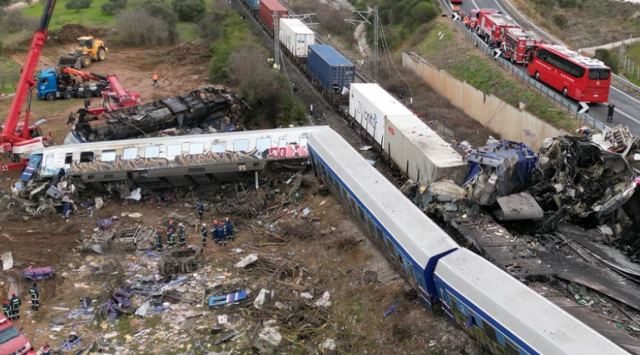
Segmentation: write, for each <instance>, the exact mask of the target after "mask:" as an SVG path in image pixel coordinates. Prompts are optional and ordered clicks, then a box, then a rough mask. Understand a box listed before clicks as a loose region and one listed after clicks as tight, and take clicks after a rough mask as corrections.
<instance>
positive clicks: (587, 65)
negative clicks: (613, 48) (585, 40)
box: [527, 44, 611, 103]
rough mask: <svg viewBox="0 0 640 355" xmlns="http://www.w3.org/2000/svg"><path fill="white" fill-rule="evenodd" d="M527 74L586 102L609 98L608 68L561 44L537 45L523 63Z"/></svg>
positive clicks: (609, 72) (599, 101)
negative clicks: (525, 64)
mask: <svg viewBox="0 0 640 355" xmlns="http://www.w3.org/2000/svg"><path fill="white" fill-rule="evenodd" d="M527 70H528V72H529V75H531V76H533V77H534V78H536V79H537V80H540V81H542V82H544V83H545V84H547V85H549V86H551V87H553V88H554V89H556V90H559V91H561V92H562V94H563V95H564V96H567V97H570V98H572V99H574V100H577V101H582V102H586V103H603V102H607V101H608V100H609V88H610V87H611V69H610V68H609V67H607V66H606V65H605V64H604V63H603V62H601V61H599V60H597V59H593V58H589V57H585V56H582V55H580V54H578V52H574V51H571V50H569V49H567V48H566V47H563V46H558V45H550V44H541V45H539V46H537V47H536V48H535V50H534V55H533V58H532V59H531V61H530V62H529V65H528V66H527Z"/></svg>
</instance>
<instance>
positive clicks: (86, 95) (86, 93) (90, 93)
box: [82, 90, 93, 98]
mask: <svg viewBox="0 0 640 355" xmlns="http://www.w3.org/2000/svg"><path fill="white" fill-rule="evenodd" d="M82 96H83V97H86V98H90V97H91V96H93V93H92V92H91V90H85V91H83V92H82Z"/></svg>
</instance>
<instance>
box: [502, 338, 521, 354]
mask: <svg viewBox="0 0 640 355" xmlns="http://www.w3.org/2000/svg"><path fill="white" fill-rule="evenodd" d="M504 348H505V350H506V351H507V352H506V355H520V352H519V351H518V348H517V347H516V346H515V345H514V344H513V343H512V342H511V341H509V340H508V339H505V342H504Z"/></svg>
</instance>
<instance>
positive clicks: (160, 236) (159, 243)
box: [156, 228, 162, 250]
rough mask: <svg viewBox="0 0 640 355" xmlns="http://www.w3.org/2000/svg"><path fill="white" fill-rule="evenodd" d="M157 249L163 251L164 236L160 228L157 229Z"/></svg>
mask: <svg viewBox="0 0 640 355" xmlns="http://www.w3.org/2000/svg"><path fill="white" fill-rule="evenodd" d="M156 249H160V250H162V234H160V228H158V229H156Z"/></svg>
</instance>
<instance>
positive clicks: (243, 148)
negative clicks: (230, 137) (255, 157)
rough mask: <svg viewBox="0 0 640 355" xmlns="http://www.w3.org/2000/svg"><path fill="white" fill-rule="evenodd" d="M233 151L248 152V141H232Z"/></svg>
mask: <svg viewBox="0 0 640 355" xmlns="http://www.w3.org/2000/svg"><path fill="white" fill-rule="evenodd" d="M233 150H234V151H235V152H248V151H249V140H248V139H236V140H234V141H233Z"/></svg>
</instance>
